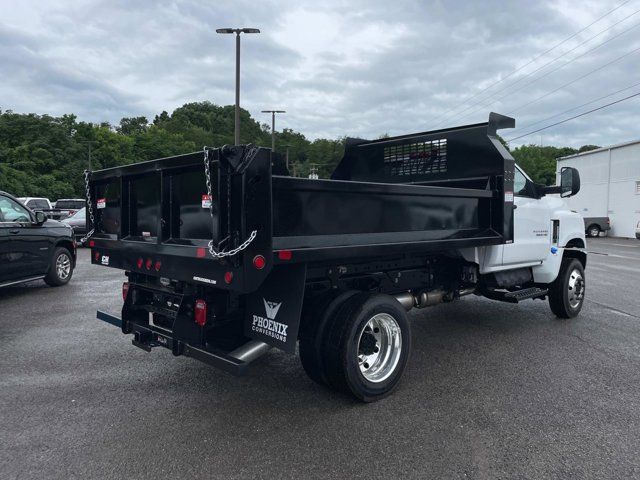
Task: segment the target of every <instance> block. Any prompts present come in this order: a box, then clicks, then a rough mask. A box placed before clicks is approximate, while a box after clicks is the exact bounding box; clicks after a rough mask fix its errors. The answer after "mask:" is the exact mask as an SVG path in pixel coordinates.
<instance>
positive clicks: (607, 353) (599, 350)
mask: <svg viewBox="0 0 640 480" xmlns="http://www.w3.org/2000/svg"><path fill="white" fill-rule="evenodd" d="M566 335H567V336H568V337H573V338H576V339H578V340H580V342H582V343H584V344H585V345H586V346H588V347H590V348H592V349H593V350H595V351H596V352H600V353H602V354H605V355H609V354H610V353H611V352H609V351H608V350H606V349H604V348H601V347H596V346H595V345H593V344H591V343H589V342H588V341H586V340H585V339H584V338H582V337H581V336H580V335H578V334H577V333H567V334H566Z"/></svg>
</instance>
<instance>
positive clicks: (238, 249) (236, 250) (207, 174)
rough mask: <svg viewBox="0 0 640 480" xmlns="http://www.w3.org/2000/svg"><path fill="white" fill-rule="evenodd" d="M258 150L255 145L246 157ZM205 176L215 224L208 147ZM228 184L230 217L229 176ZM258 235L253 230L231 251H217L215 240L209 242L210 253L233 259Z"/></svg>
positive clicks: (210, 210) (228, 193)
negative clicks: (214, 245)
mask: <svg viewBox="0 0 640 480" xmlns="http://www.w3.org/2000/svg"><path fill="white" fill-rule="evenodd" d="M257 151H258V149H257V147H254V146H253V145H252V146H251V148H250V150H249V153H248V154H247V155H246V156H249V155H255V153H257ZM204 175H205V179H206V183H207V195H209V214H210V215H211V223H212V224H213V222H214V213H213V192H212V188H211V171H210V167H209V156H208V155H207V147H204ZM227 177H228V182H227V216H229V215H230V213H229V212H230V211H231V210H230V209H231V176H230V175H228V176H227ZM228 230H229V233H231V232H230V225H229V226H228ZM257 234H258V231H257V230H253V231H252V232H251V234H250V235H249V238H247V239H246V240H245V241H244V242H242V243H241V244H240V245H239V246H237V247H236V248H233V249H231V250H227V251H225V250H221V251H219V252H218V251H216V249H215V248H214V247H213V239H211V240H209V244H208V247H209V253H210V254H211V256H212V257H214V258H224V257H233V256H234V255H237V254H238V253H240V252H241V251H242V250H244V249H245V248H247V247H248V246H249V245H250V244H251V242H253V240H254V239H255V238H256V235H257Z"/></svg>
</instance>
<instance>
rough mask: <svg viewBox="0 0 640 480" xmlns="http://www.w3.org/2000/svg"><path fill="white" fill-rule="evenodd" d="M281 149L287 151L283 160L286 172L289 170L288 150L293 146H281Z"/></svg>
mask: <svg viewBox="0 0 640 480" xmlns="http://www.w3.org/2000/svg"><path fill="white" fill-rule="evenodd" d="M283 147H285V148H286V149H287V154H286V156H285V157H284V158H285V164H286V166H287V170H289V148H291V147H293V145H283Z"/></svg>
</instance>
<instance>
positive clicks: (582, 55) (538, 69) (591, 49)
mask: <svg viewBox="0 0 640 480" xmlns="http://www.w3.org/2000/svg"><path fill="white" fill-rule="evenodd" d="M639 12H640V10H636V11H635V12H633V13H632V14H631V15H629V16H628V17H625V18H624V19H623V20H620V21H619V22H617V23H615V24H613V25H611V26H610V27H609V28H606V29H605V30H602V31H601V32H599V33H598V34H596V35H594V36H593V37H590V38H589V39H587V40H585V41H584V42H582V43H579V44H578V45H576V46H575V47H574V48H572V49H571V50H569V51H567V52H565V53H563V54H562V55H560V56H558V57H556V58H555V59H553V60H551V61H550V62H547V63H545V64H544V65H542V66H541V67H539V68H537V69H536V70H534V71H532V72H530V73H528V74H526V75H525V76H523V77H521V78H519V79H518V80H516V81H515V82H513V83H512V84H511V85H508V86H506V87H505V88H503V89H501V90H498V91H496V92H494V93H493V94H491V95H489V96H488V97H486V98H484V99H482V100H480V101H479V102H477V103H474V104H472V105H470V106H469V107H467V108H466V109H464V110H462V111H461V112H459V114H458V115H456V116H455V117H454V120H460V119H462V118H465V117H468V116H469V115H473V114H474V113H475V112H477V111H478V110H482V109H484V108H486V107H488V106H489V105H493V104H494V103H496V102H498V101H500V100H502V99H503V98H506V97H508V96H509V95H513V94H514V93H516V92H519V91H521V90H522V89H524V88H526V87H528V86H529V85H532V84H534V83H536V82H538V81H540V80H541V79H543V78H545V77H548V76H549V75H551V74H552V73H555V72H557V71H558V70H561V69H563V68H564V67H566V66H567V65H569V64H571V63H573V62H575V61H576V60H578V59H579V58H582V57H584V56H585V55H588V54H589V53H591V52H593V51H595V50H597V49H598V48H600V47H602V46H604V45H606V44H607V43H609V42H612V41H613V40H615V39H616V38H618V37H620V36H622V35H624V34H625V33H627V32H629V31H631V30H633V29H634V28H637V27H639V26H640V23H636V24H635V25H633V26H631V27H629V28H627V29H626V30H623V31H622V32H619V33H618V34H616V35H614V36H613V37H611V38H609V39H607V40H605V41H604V42H602V43H601V44H599V45H596V46H595V47H593V48H590V49H589V50H587V51H586V52H582V53H581V54H580V55H577V56H575V57H573V58H572V59H570V60H569V61H567V62H565V63H563V64H562V65H560V66H559V67H557V68H554V69H552V70H549V71H548V72H546V73H544V74H542V75H540V76H539V77H537V78H535V79H533V80H531V81H530V82H528V83H525V84H524V85H522V86H520V87H519V88H516V89H515V90H511V91H510V92H507V93H506V94H504V95H502V96H500V97H498V98H496V99H495V100H492V101H490V102H489V103H486V104H482V102H483V101H485V100H489V99H491V98H492V97H494V96H495V95H496V94H497V93H500V92H503V91H505V90H507V89H509V88H511V87H513V86H514V85H516V84H518V83H520V82H521V81H522V80H524V79H526V78H528V77H529V76H531V75H533V74H534V73H536V72H538V71H540V70H542V69H543V68H544V67H546V66H548V65H551V64H552V63H554V62H555V61H556V60H559V59H560V58H562V57H564V56H565V55H567V54H569V53H571V52H573V51H574V50H576V49H578V48H579V47H581V46H582V45H584V44H585V43H587V42H589V41H591V40H593V39H594V38H596V37H598V36H600V35H601V34H603V33H605V32H606V31H608V30H610V29H611V28H613V27H615V26H616V25H618V24H619V23H621V22H623V21H625V20H627V19H628V18H631V17H632V16H633V15H636V14H637V13H639ZM481 104H482V105H481ZM474 106H479V107H478V108H476V109H474V110H472V111H471V112H469V113H467V114H465V115H462V116H460V114H461V113H463V112H465V111H466V110H469V109H470V108H473V107H474Z"/></svg>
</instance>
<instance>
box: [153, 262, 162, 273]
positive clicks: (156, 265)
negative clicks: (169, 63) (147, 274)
mask: <svg viewBox="0 0 640 480" xmlns="http://www.w3.org/2000/svg"><path fill="white" fill-rule="evenodd" d="M161 267H162V263H160V260H158V261H157V262H156V264H155V265H154V266H153V268H155V269H156V272H159V271H160V268H161Z"/></svg>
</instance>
